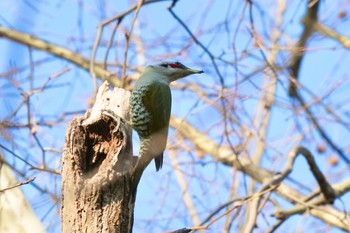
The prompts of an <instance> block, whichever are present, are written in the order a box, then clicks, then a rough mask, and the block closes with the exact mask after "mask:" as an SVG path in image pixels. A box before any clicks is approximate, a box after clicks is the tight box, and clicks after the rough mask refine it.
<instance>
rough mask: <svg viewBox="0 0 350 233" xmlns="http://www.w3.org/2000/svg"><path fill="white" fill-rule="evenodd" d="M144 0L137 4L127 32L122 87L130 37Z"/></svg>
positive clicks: (122, 86) (122, 85) (123, 79)
mask: <svg viewBox="0 0 350 233" xmlns="http://www.w3.org/2000/svg"><path fill="white" fill-rule="evenodd" d="M143 3H144V0H140V1H139V3H138V4H137V7H136V11H135V14H134V18H133V20H132V23H131V27H130V30H129V32H128V33H126V34H125V38H126V41H125V48H124V62H123V70H122V83H121V88H124V85H125V80H126V63H127V61H128V50H129V43H130V37H131V34H132V30H133V29H134V25H135V22H136V19H137V16H138V14H139V12H140V9H141V6H142V5H143Z"/></svg>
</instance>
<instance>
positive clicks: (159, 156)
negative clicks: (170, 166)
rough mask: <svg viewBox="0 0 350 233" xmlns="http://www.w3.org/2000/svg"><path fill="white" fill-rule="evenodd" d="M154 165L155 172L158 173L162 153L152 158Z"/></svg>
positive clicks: (160, 166)
mask: <svg viewBox="0 0 350 233" xmlns="http://www.w3.org/2000/svg"><path fill="white" fill-rule="evenodd" d="M154 163H155V165H156V171H159V170H160V169H161V168H162V167H163V153H161V154H160V155H157V156H156V157H154Z"/></svg>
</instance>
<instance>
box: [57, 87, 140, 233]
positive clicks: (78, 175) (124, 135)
mask: <svg viewBox="0 0 350 233" xmlns="http://www.w3.org/2000/svg"><path fill="white" fill-rule="evenodd" d="M129 96H130V92H127V91H125V90H123V89H115V90H113V91H111V90H109V85H108V83H107V82H105V83H104V84H103V85H102V86H101V87H100V89H99V92H98V94H97V98H96V103H95V105H94V107H93V108H92V110H91V111H88V112H87V114H86V115H85V117H76V118H74V119H73V121H72V122H71V124H70V125H69V127H68V129H67V134H66V142H65V146H64V153H63V164H62V209H61V221H62V232H67V233H68V232H69V233H71V232H93V233H99V232H123V233H124V232H132V225H133V213H134V204H135V195H136V189H133V188H132V183H131V171H132V167H133V156H132V139H131V129H130V127H129V126H128V125H127V124H125V121H124V120H128V108H129ZM106 111H108V112H109V113H113V115H114V116H115V117H111V116H110V114H107V115H106V114H104V112H106ZM120 117H121V118H123V119H124V120H121V118H120Z"/></svg>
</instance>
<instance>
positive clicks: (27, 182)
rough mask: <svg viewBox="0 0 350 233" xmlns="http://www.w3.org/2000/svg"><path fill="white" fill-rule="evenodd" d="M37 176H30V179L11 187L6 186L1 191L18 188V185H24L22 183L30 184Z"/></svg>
mask: <svg viewBox="0 0 350 233" xmlns="http://www.w3.org/2000/svg"><path fill="white" fill-rule="evenodd" d="M35 178H36V177H33V178H30V179H28V180H26V181H23V182H20V183H18V184H15V185H13V186H11V187H8V188H4V189H0V193H2V192H5V191H7V190H10V189H14V188H17V187H19V186H22V185H26V184H29V183H30V182H33V181H34V180H35Z"/></svg>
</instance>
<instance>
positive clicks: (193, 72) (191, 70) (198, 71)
mask: <svg viewBox="0 0 350 233" xmlns="http://www.w3.org/2000/svg"><path fill="white" fill-rule="evenodd" d="M189 71H190V72H191V73H192V74H202V73H204V71H203V70H193V69H189Z"/></svg>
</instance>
